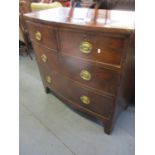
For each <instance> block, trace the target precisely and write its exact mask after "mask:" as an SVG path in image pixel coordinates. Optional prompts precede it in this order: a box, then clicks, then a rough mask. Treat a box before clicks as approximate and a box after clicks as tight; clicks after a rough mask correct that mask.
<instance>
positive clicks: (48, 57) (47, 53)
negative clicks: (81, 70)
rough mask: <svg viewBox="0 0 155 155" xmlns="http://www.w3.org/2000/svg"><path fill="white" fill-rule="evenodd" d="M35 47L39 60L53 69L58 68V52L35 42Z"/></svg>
mask: <svg viewBox="0 0 155 155" xmlns="http://www.w3.org/2000/svg"><path fill="white" fill-rule="evenodd" d="M33 49H34V51H35V55H36V58H37V61H39V62H40V63H42V64H43V65H46V66H47V67H50V68H51V69H55V70H57V69H58V67H59V63H58V58H57V57H58V55H57V52H53V51H52V50H50V49H48V48H45V47H43V46H41V45H39V44H35V43H33Z"/></svg>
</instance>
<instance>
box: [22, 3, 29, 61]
mask: <svg viewBox="0 0 155 155" xmlns="http://www.w3.org/2000/svg"><path fill="white" fill-rule="evenodd" d="M30 11H31V9H30V2H29V1H21V0H20V1H19V40H20V42H19V47H20V48H19V50H20V51H22V52H26V53H27V54H28V55H29V56H30V58H31V59H32V56H31V54H30V53H31V49H32V47H31V42H30V39H29V34H28V31H27V27H26V24H25V20H24V18H23V14H24V13H28V12H30Z"/></svg>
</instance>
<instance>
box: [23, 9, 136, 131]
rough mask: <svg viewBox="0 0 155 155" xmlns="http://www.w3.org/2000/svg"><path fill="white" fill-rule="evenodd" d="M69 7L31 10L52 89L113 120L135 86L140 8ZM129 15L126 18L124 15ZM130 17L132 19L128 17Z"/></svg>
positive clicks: (34, 37)
mask: <svg viewBox="0 0 155 155" xmlns="http://www.w3.org/2000/svg"><path fill="white" fill-rule="evenodd" d="M93 12H94V10H92V9H82V8H76V9H74V13H73V16H72V18H68V15H69V9H68V8H57V9H52V10H46V11H40V12H35V13H29V14H26V15H25V19H26V23H27V27H28V30H29V34H30V38H31V41H32V43H33V48H34V51H35V54H36V59H37V62H38V67H39V70H40V74H41V77H42V81H43V84H44V87H45V90H46V92H47V93H48V92H52V93H53V94H55V95H56V96H57V97H58V98H60V99H61V100H62V101H63V102H64V103H66V104H69V105H70V106H72V107H73V108H76V109H78V110H80V111H83V112H85V113H87V114H89V115H92V116H94V117H96V118H98V119H100V120H101V121H102V122H103V125H104V130H105V132H106V133H107V134H110V133H111V129H112V124H113V122H114V120H115V118H116V117H117V114H118V113H119V112H120V111H121V109H123V108H124V106H125V103H127V101H128V100H129V99H130V98H131V97H132V96H131V95H130V94H132V89H133V90H134V86H133V82H134V81H133V80H131V79H134V78H131V77H134V25H133V17H134V12H126V11H110V12H109V19H108V20H107V21H105V20H104V14H105V10H99V13H98V18H97V19H96V21H91V20H90V18H91V17H92V16H93ZM122 14H123V17H124V18H123V19H122V18H121V17H122V16H121V15H122ZM128 18H129V20H130V21H128V20H126V19H128Z"/></svg>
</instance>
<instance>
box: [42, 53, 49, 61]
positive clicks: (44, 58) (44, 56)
mask: <svg viewBox="0 0 155 155" xmlns="http://www.w3.org/2000/svg"><path fill="white" fill-rule="evenodd" d="M41 60H42V61H43V62H47V60H48V59H47V56H46V55H45V54H43V55H42V56H41Z"/></svg>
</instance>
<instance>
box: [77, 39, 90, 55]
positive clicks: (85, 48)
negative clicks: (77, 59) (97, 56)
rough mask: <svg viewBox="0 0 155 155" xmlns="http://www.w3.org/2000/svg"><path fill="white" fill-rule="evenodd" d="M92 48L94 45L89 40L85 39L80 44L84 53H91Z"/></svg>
mask: <svg viewBox="0 0 155 155" xmlns="http://www.w3.org/2000/svg"><path fill="white" fill-rule="evenodd" d="M91 50H92V45H91V43H89V42H87V41H83V42H81V44H80V51H81V52H82V53H90V52H91Z"/></svg>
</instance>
